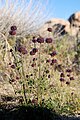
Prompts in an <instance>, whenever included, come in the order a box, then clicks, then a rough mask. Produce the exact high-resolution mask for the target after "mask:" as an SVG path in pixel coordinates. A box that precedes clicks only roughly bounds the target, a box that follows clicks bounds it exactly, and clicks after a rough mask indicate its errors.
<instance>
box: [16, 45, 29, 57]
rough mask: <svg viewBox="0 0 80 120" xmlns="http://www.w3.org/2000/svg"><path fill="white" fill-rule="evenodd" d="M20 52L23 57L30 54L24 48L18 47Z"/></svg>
mask: <svg viewBox="0 0 80 120" xmlns="http://www.w3.org/2000/svg"><path fill="white" fill-rule="evenodd" d="M18 52H20V53H22V54H23V55H25V54H27V53H28V52H27V50H26V48H25V47H24V46H19V47H18Z"/></svg>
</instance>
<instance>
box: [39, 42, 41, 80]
mask: <svg viewBox="0 0 80 120" xmlns="http://www.w3.org/2000/svg"><path fill="white" fill-rule="evenodd" d="M40 78H41V44H40V48H39V79H40Z"/></svg>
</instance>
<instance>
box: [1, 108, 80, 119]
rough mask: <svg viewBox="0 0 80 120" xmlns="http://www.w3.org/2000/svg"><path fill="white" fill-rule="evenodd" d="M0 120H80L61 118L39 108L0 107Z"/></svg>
mask: <svg viewBox="0 0 80 120" xmlns="http://www.w3.org/2000/svg"><path fill="white" fill-rule="evenodd" d="M0 120H80V117H77V118H75V117H65V116H62V117H61V116H60V115H58V114H56V113H55V112H52V110H50V109H48V108H46V107H40V106H18V107H11V106H8V108H6V106H0Z"/></svg>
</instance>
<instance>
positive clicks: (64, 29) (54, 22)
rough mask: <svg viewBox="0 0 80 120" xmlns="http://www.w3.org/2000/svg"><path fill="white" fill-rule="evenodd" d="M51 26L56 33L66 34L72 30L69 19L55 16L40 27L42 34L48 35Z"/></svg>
mask: <svg viewBox="0 0 80 120" xmlns="http://www.w3.org/2000/svg"><path fill="white" fill-rule="evenodd" d="M49 27H51V28H52V30H53V33H54V34H55V35H56V34H58V35H64V34H66V33H69V32H70V23H69V21H67V20H63V19H59V18H53V19H51V20H50V21H47V22H46V23H45V24H44V26H42V28H41V29H40V34H41V35H42V36H44V37H45V36H47V35H48V33H49V32H48V31H47V28H49Z"/></svg>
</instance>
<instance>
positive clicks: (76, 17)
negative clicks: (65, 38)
mask: <svg viewBox="0 0 80 120" xmlns="http://www.w3.org/2000/svg"><path fill="white" fill-rule="evenodd" d="M68 21H69V22H70V29H71V34H72V35H73V36H75V35H77V33H78V32H79V31H80V11H79V12H76V13H73V14H72V15H71V16H70V17H69V19H68Z"/></svg>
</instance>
